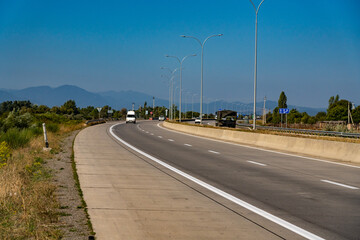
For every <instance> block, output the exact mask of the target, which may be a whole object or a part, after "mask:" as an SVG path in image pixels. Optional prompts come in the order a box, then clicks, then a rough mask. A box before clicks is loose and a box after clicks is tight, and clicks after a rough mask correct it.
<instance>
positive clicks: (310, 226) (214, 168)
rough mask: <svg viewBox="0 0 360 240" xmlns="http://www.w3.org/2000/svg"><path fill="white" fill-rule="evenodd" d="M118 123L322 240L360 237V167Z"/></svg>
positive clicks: (140, 141)
mask: <svg viewBox="0 0 360 240" xmlns="http://www.w3.org/2000/svg"><path fill="white" fill-rule="evenodd" d="M158 123H159V122H158V121H143V122H138V123H137V124H120V125H117V126H116V127H115V128H114V132H115V134H116V135H117V136H118V137H119V138H121V139H123V140H124V141H126V142H127V143H129V144H131V145H132V146H134V147H136V148H138V149H140V150H142V151H144V152H146V153H148V154H149V155H151V156H153V157H156V158H158V159H160V160H161V161H163V162H165V163H167V164H170V165H171V166H173V167H175V168H177V169H179V170H181V171H183V172H185V173H187V174H190V175H191V176H193V177H196V178H198V179H200V180H202V181H204V182H206V183H208V184H210V185H212V186H214V187H216V188H219V189H221V190H222V191H225V192H226V193H229V194H231V195H233V196H235V197H236V198H239V199H241V200H243V201H246V202H248V203H250V204H252V205H254V206H256V207H258V208H260V209H262V210H264V211H267V212H269V213H271V214H273V215H275V216H277V217H281V218H282V219H284V220H286V221H288V222H290V223H291V224H294V225H296V226H298V227H300V228H302V229H305V230H306V231H309V232H311V233H313V234H315V235H317V236H319V237H322V238H325V239H360V189H359V188H360V168H359V167H357V166H350V165H339V164H334V163H330V162H323V161H316V160H311V159H306V158H301V157H296V156H291V155H286V154H281V153H276V152H271V151H263V150H260V149H256V148H249V147H245V146H241V145H237V144H229V143H225V142H221V141H213V140H209V139H204V138H199V137H195V136H190V135H186V134H181V133H177V132H175V131H169V130H166V129H164V128H162V127H161V126H159V124H158Z"/></svg>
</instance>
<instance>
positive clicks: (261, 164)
mask: <svg viewBox="0 0 360 240" xmlns="http://www.w3.org/2000/svg"><path fill="white" fill-rule="evenodd" d="M247 162H249V163H252V164H256V165H260V166H263V167H265V166H267V165H266V164H263V163H258V162H254V161H247Z"/></svg>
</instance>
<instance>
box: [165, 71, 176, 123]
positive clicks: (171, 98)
mask: <svg viewBox="0 0 360 240" xmlns="http://www.w3.org/2000/svg"><path fill="white" fill-rule="evenodd" d="M161 69H167V70H168V71H169V72H170V73H171V78H170V87H171V95H170V103H171V105H170V108H169V111H170V120H172V119H173V116H171V114H172V111H171V109H172V108H173V106H172V103H173V88H174V78H175V75H174V74H175V72H176V71H177V70H179V69H178V68H176V69H174V70H171V69H170V68H167V67H161Z"/></svg>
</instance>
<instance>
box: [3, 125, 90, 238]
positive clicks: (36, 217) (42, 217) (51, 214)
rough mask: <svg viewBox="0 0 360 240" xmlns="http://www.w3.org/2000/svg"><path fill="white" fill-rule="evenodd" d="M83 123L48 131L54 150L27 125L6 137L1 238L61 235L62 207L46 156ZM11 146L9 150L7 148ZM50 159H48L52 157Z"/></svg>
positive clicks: (60, 236) (58, 148) (52, 236)
mask: <svg viewBox="0 0 360 240" xmlns="http://www.w3.org/2000/svg"><path fill="white" fill-rule="evenodd" d="M82 127H83V125H82V124H61V125H59V127H56V126H54V127H53V129H52V130H53V131H49V132H48V139H49V142H50V146H51V148H52V151H43V145H44V142H43V137H42V136H41V135H37V134H35V135H34V134H33V135H31V136H29V135H30V133H29V132H28V131H31V130H28V129H25V130H16V129H15V130H12V132H11V131H10V132H7V134H9V135H8V136H4V135H2V136H1V137H2V138H4V139H3V140H9V141H11V136H14V139H15V140H14V142H12V143H11V142H10V144H8V146H9V147H7V146H6V145H2V152H3V153H4V154H0V158H1V159H0V160H1V161H0V164H1V167H0V216H1V217H0V239H61V238H62V236H63V234H62V232H61V230H60V229H59V211H58V209H59V208H60V206H59V204H58V201H57V197H56V194H55V191H56V187H55V186H54V185H53V184H52V183H51V179H52V176H53V174H52V172H51V170H49V169H47V168H46V166H45V163H46V161H47V159H50V160H51V159H53V158H54V155H55V154H56V153H57V152H59V151H61V149H60V142H61V141H62V140H63V139H64V137H65V136H66V134H67V133H69V132H71V131H74V130H76V129H80V128H82ZM8 150H9V153H7V151H8ZM50 160H48V161H50Z"/></svg>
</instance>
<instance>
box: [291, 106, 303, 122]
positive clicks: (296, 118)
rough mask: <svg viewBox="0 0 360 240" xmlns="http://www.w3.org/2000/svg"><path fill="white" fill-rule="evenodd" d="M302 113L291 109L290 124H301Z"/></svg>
mask: <svg viewBox="0 0 360 240" xmlns="http://www.w3.org/2000/svg"><path fill="white" fill-rule="evenodd" d="M300 122H301V113H300V112H299V111H298V110H297V109H295V108H294V109H291V110H290V112H289V114H288V123H300Z"/></svg>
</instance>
